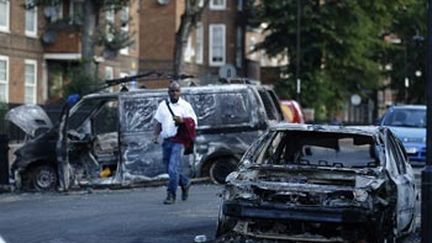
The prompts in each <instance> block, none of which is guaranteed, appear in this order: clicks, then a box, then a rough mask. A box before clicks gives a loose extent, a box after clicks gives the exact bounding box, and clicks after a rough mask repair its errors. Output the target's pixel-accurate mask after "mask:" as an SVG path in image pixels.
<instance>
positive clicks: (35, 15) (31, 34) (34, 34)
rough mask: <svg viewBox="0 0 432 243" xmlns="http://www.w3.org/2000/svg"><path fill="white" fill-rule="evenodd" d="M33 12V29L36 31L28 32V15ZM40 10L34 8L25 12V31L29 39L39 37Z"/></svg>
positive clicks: (29, 0)
mask: <svg viewBox="0 0 432 243" xmlns="http://www.w3.org/2000/svg"><path fill="white" fill-rule="evenodd" d="M26 2H33V0H26ZM31 12H33V28H34V30H28V29H27V18H28V17H29V16H28V14H30V13H31ZM37 20H38V8H37V7H34V8H33V9H26V10H25V20H24V29H25V35H26V36H27V37H34V38H36V37H37V28H38V21H37Z"/></svg>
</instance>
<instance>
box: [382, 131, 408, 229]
mask: <svg viewBox="0 0 432 243" xmlns="http://www.w3.org/2000/svg"><path fill="white" fill-rule="evenodd" d="M385 143H386V144H385V147H386V151H387V153H386V161H387V163H386V168H387V169H388V170H389V171H390V172H391V171H393V172H395V173H389V175H390V178H391V180H392V181H393V182H394V184H395V186H396V188H397V201H396V213H397V215H396V219H395V221H396V224H397V229H398V232H399V233H400V232H402V231H403V230H404V229H406V228H407V227H409V226H410V223H411V222H412V220H413V219H412V217H413V212H414V207H415V203H414V204H413V205H411V204H409V203H410V202H411V201H412V198H411V197H414V198H415V183H414V181H413V179H412V177H410V176H409V175H407V169H408V168H406V166H405V164H406V159H405V158H404V156H403V154H401V153H400V151H399V150H398V146H399V144H398V143H397V140H396V138H395V137H394V136H393V135H392V133H391V132H389V131H388V130H387V132H386V140H385ZM392 151H393V152H394V155H395V156H396V157H395V158H394V160H395V161H394V163H391V162H390V160H391V159H392V158H391V157H390V153H393V152H392ZM392 165H394V166H392ZM400 166H402V169H403V171H401V167H400Z"/></svg>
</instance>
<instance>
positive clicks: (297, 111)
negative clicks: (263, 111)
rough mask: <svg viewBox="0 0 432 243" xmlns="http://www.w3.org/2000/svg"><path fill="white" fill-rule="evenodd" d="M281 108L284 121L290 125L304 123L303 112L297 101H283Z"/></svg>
mask: <svg viewBox="0 0 432 243" xmlns="http://www.w3.org/2000/svg"><path fill="white" fill-rule="evenodd" d="M280 106H281V109H282V113H283V115H284V119H285V121H286V122H289V123H304V122H305V121H304V116H303V111H302V109H301V107H300V105H299V103H298V102H297V101H295V100H281V101H280Z"/></svg>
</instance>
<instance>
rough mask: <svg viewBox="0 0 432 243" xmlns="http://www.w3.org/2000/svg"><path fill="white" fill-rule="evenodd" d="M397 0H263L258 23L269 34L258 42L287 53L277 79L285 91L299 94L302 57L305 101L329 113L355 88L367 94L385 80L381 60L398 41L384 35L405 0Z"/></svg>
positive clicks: (272, 51)
mask: <svg viewBox="0 0 432 243" xmlns="http://www.w3.org/2000/svg"><path fill="white" fill-rule="evenodd" d="M409 1H411V2H415V0H395V1H392V3H391V4H388V2H387V1H385V0H368V1H357V0H344V1H340V0H299V1H297V0H280V1H272V0H262V1H260V4H258V5H257V6H256V8H257V10H256V12H257V13H256V18H255V19H254V22H255V25H256V23H266V26H267V27H266V29H265V33H266V34H267V35H266V38H265V39H264V41H263V42H262V43H260V44H259V45H258V46H257V49H263V50H265V51H266V53H268V54H269V55H270V56H276V55H278V54H281V53H285V54H287V55H288V57H289V64H288V66H287V67H286V68H285V72H286V75H285V76H287V77H288V78H287V79H284V80H281V82H280V83H279V84H277V90H278V91H279V93H280V94H281V96H284V97H287V98H288V97H295V91H296V75H295V74H296V60H297V58H299V60H300V69H299V78H300V79H301V80H302V93H301V103H302V104H303V105H304V106H307V107H314V108H315V110H316V111H317V112H318V113H319V115H320V116H321V117H320V118H329V117H330V116H331V115H332V114H333V113H335V112H337V111H339V110H340V109H342V108H343V106H344V105H345V103H346V101H347V100H348V97H349V96H350V95H352V94H353V93H358V94H360V95H363V96H366V95H367V93H368V91H370V90H376V89H378V88H379V87H381V86H382V82H383V80H384V78H385V77H386V75H387V74H386V73H385V72H384V70H383V68H382V67H383V66H384V65H385V64H386V62H389V61H392V60H389V55H390V53H391V50H392V49H394V47H393V46H392V45H391V44H389V43H388V42H386V41H385V38H384V37H385V36H386V35H387V34H389V33H390V32H391V31H394V30H395V29H397V26H395V23H394V21H395V20H397V19H398V18H397V17H398V14H400V10H401V9H403V7H404V6H405V5H406V2H409ZM297 3H300V9H301V18H300V19H301V22H300V23H301V26H300V29H299V31H300V36H301V38H300V46H301V48H300V52H298V51H297V49H296V34H297V20H298V19H297V7H298V5H297Z"/></svg>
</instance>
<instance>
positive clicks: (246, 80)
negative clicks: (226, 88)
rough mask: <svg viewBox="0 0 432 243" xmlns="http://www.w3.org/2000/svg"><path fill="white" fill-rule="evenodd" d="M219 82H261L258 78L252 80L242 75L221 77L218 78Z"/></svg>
mask: <svg viewBox="0 0 432 243" xmlns="http://www.w3.org/2000/svg"><path fill="white" fill-rule="evenodd" d="M219 82H221V83H223V84H254V85H259V84H261V82H260V81H258V80H252V79H249V78H244V77H236V78H221V79H219Z"/></svg>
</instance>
